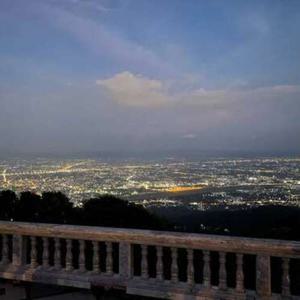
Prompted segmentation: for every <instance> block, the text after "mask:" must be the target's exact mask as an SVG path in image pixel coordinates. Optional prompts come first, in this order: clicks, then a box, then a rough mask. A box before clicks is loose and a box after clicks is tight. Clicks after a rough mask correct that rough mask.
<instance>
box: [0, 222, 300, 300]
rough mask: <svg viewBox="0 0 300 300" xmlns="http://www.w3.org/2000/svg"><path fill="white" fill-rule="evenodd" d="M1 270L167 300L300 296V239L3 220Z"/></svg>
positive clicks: (18, 276) (44, 280)
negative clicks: (240, 236) (294, 240)
mask: <svg viewBox="0 0 300 300" xmlns="http://www.w3.org/2000/svg"><path fill="white" fill-rule="evenodd" d="M0 235H1V239H0V259H1V260H0V277H2V278H6V279H13V280H21V281H29V282H30V281H32V282H41V283H48V284H55V285H64V286H73V287H80V288H87V289H89V288H91V287H92V286H99V287H105V288H116V289H124V290H125V291H126V292H127V293H128V294H134V295H143V296H152V297H157V298H165V299H191V300H192V299H215V298H218V299H246V298H247V299H250V298H252V299H300V297H299V296H298V294H300V263H299V261H300V243H299V242H293V241H279V240H263V239H250V238H239V237H228V236H216V235H203V234H187V233H174V232H162V231H149V230H133V229H119V228H101V227H87V226H70V225H53V224H33V223H18V222H4V221H3V222H0Z"/></svg>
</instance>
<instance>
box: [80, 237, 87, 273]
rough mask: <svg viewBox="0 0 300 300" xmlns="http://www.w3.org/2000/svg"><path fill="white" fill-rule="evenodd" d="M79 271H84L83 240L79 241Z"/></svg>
mask: <svg viewBox="0 0 300 300" xmlns="http://www.w3.org/2000/svg"><path fill="white" fill-rule="evenodd" d="M79 271H80V272H85V271H86V269H85V241H84V240H80V241H79Z"/></svg>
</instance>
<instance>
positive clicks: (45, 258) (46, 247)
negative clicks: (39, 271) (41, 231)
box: [43, 237, 49, 268]
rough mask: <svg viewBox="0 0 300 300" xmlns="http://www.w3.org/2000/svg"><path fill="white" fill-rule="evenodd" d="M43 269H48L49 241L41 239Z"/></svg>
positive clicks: (44, 238) (45, 238)
mask: <svg viewBox="0 0 300 300" xmlns="http://www.w3.org/2000/svg"><path fill="white" fill-rule="evenodd" d="M43 268H49V240H48V238H47V237H43Z"/></svg>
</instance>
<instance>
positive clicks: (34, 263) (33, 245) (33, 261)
mask: <svg viewBox="0 0 300 300" xmlns="http://www.w3.org/2000/svg"><path fill="white" fill-rule="evenodd" d="M30 244H31V245H30V246H31V247H30V248H31V249H30V250H31V251H30V267H31V268H33V269H34V268H36V267H37V265H38V263H37V251H36V237H35V236H31V237H30Z"/></svg>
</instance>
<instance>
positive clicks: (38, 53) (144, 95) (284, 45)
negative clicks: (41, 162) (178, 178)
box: [0, 0, 300, 154]
mask: <svg viewBox="0 0 300 300" xmlns="http://www.w3.org/2000/svg"><path fill="white" fill-rule="evenodd" d="M299 31H300V1H299V0H289V1H283V0H268V1H265V0H257V1H255V0H253V1H242V0H240V1H234V0H227V1H219V0H210V1H206V0H194V1H193V0H189V1H182V0H178V1H176V0H164V1H160V0H150V1H149V0H148V1H143V0H132V1H131V0H120V1H115V0H103V1H102V0H26V1H24V0H1V1H0V137H1V141H0V153H2V154H3V153H9V152H18V153H22V152H24V153H28V152H40V153H43V152H45V153H46V152H47V153H60V152H61V153H63V152H69V153H72V152H81V151H109V150H113V151H123V150H124V151H131V150H139V151H144V150H147V151H148V150H164V151H168V150H178V149H181V150H203V151H219V152H222V151H249V152H253V151H254V152H255V151H259V152H260V151H264V152H269V153H278V152H282V151H294V152H295V151H296V152H300V34H299Z"/></svg>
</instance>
